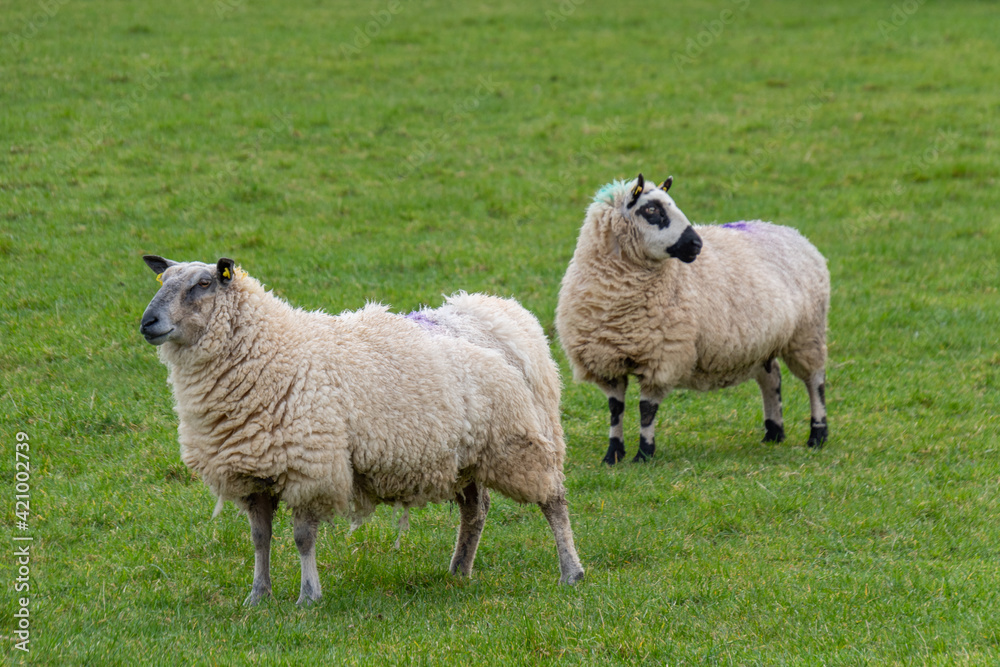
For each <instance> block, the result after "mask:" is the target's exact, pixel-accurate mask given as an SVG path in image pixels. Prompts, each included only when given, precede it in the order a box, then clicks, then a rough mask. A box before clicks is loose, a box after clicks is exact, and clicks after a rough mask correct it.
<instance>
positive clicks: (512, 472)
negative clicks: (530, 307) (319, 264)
mask: <svg viewBox="0 0 1000 667" xmlns="http://www.w3.org/2000/svg"><path fill="white" fill-rule="evenodd" d="M144 260H145V262H146V264H147V265H148V266H149V267H150V268H151V269H152V270H153V271H154V272H155V273H156V274H157V278H158V279H159V280H160V281H161V285H162V286H161V287H160V288H159V290H158V291H157V293H156V295H155V296H154V297H153V299H152V301H151V302H150V304H149V306H148V307H147V308H146V311H145V312H144V313H143V316H142V322H141V326H140V332H141V334H142V335H143V336H144V337H145V339H146V340H147V341H148V342H149V343H151V344H153V345H156V346H159V349H158V355H159V358H160V360H161V361H162V362H163V363H164V364H165V365H166V366H167V368H168V371H169V376H168V383H169V384H170V385H171V387H172V390H173V397H174V401H175V404H176V408H175V411H176V412H177V414H178V417H179V427H178V434H179V441H180V445H181V458H182V460H183V461H184V463H185V464H186V465H187V466H188V467H189V468H191V469H192V470H193V471H195V472H196V473H197V474H198V475H199V476H200V477H201V478H202V480H203V481H204V482H205V484H206V485H207V486H208V487H209V489H210V490H211V491H212V493H213V494H214V495H215V496H216V497H217V498H218V504H217V507H216V513H218V510H219V509H220V508H221V506H222V503H223V502H224V501H227V500H228V501H232V502H234V503H235V504H236V505H237V506H238V507H239V508H240V509H241V510H243V511H245V512H246V513H247V515H248V517H249V521H250V532H251V538H252V541H253V544H254V552H255V553H254V576H253V585H252V588H251V591H250V594H249V595H248V596H247V598H246V601H245V604H249V605H253V604H257V603H258V602H259V601H260V600H261V599H263V598H265V597H267V596H269V595H270V593H271V575H270V545H271V527H272V520H273V517H274V513H275V511H276V509H277V507H278V503H279V501H284V502H285V504H286V505H287V506H288V507H289V508H290V509H291V513H292V520H293V530H294V537H295V544H296V547H297V548H298V551H299V557H300V561H301V568H302V578H301V586H300V591H299V598H298V604H300V605H302V604H310V603H311V602H313V601H315V600H318V599H319V598H320V596H321V594H322V589H321V586H320V582H319V574H318V571H317V566H316V556H315V541H316V531H317V527H318V524H319V522H320V521H324V520H332V519H333V518H335V517H337V516H345V517H349V518H350V519H351V520H352V526H356V525H359V524H360V522H361V521H363V520H364V518H365V517H366V516H368V515H369V514H371V512H372V511H374V509H375V506H376V505H377V504H379V503H392V504H394V505H396V506H397V507H398V506H402V507H403V508H404V509H405V510H408V509H409V508H410V507H420V506H423V505H424V504H426V503H428V502H441V501H447V500H454V501H455V502H456V503H457V504H458V506H459V510H460V517H461V518H460V525H459V528H458V539H457V543H456V545H455V551H454V555H453V557H452V560H451V567H450V569H451V572H452V574H457V575H459V576H470V575H471V573H472V563H473V560H474V559H475V556H476V548H477V546H478V544H479V538H480V535H481V533H482V530H483V525H484V523H485V520H486V514H487V512H488V511H489V507H490V496H489V489H494V490H496V491H499V492H500V493H502V494H504V495H505V496H508V497H510V498H512V499H513V500H515V501H518V502H522V503H529V502H530V503H536V504H538V506H539V507H540V508H541V510H542V513H543V514H544V516H545V518H546V519H547V520H548V523H549V526H550V527H551V529H552V533H553V535H554V536H555V541H556V545H557V552H558V557H559V567H560V572H561V577H560V581H561V582H562V583H565V584H572V583H575V582H576V581H578V580H579V579H581V578H582V577H583V568H582V567H581V565H580V559H579V558H578V557H577V554H576V548H575V547H574V544H573V532H572V528H571V526H570V520H569V512H568V509H567V504H566V492H565V489H564V486H563V481H564V477H563V471H562V467H563V459H564V456H565V444H564V441H563V431H562V427H561V424H560V422H559V394H560V391H561V387H560V380H559V376H558V371H557V368H556V366H555V363H554V362H553V360H552V357H551V353H550V350H549V347H548V342H547V340H546V338H545V335H544V333H543V332H542V328H541V326H540V325H539V324H538V321H537V320H536V319H535V318H534V316H533V315H531V314H530V313H529V312H528V311H526V310H525V309H524V308H522V307H521V306H520V305H519V304H518V303H517V302H516V301H514V300H507V299H501V298H498V297H492V296H486V295H481V294H466V293H464V292H461V293H458V294H456V295H453V296H451V297H449V298H448V299H447V300H446V303H445V305H443V306H442V307H440V308H438V309H435V310H430V309H424V310H421V311H418V312H417V313H413V314H410V315H408V316H404V315H398V314H392V313H390V312H389V311H388V309H387V308H386V307H384V306H382V305H378V304H371V303H369V304H367V305H366V306H365V307H364V308H362V309H360V310H357V311H354V312H344V313H341V314H340V315H339V316H331V315H327V314H325V313H323V312H321V311H314V312H309V311H304V310H300V309H295V308H293V307H291V306H290V305H288V303H286V302H285V301H284V300H282V299H280V298H278V297H277V296H275V295H274V294H273V293H271V292H269V291H265V290H264V288H263V287H262V286H261V284H260V283H259V282H258V281H257V280H255V279H254V278H252V277H250V276H249V275H247V274H246V272H245V271H243V270H242V269H240V268H239V267H237V266H235V264H234V262H233V260H231V259H227V258H222V259H220V260H218V262H217V263H216V264H215V265H211V264H204V263H201V262H186V263H181V262H174V261H171V260H167V259H164V258H162V257H158V256H155V255H147V256H145V257H144ZM404 516H405V515H404ZM401 527H402V525H401Z"/></svg>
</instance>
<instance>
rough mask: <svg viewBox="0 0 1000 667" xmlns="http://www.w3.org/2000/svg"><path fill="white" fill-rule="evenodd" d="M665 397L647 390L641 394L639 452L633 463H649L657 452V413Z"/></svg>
mask: <svg viewBox="0 0 1000 667" xmlns="http://www.w3.org/2000/svg"><path fill="white" fill-rule="evenodd" d="M664 395H665V394H663V393H660V392H655V393H654V392H651V391H647V390H646V389H643V390H642V391H641V392H640V393H639V451H638V452H637V453H636V455H635V458H634V459H632V463H642V462H644V461H648V460H649V459H651V458H653V454H654V453H655V452H656V412H657V411H658V410H659V409H660V403H661V402H662V401H663V397H664Z"/></svg>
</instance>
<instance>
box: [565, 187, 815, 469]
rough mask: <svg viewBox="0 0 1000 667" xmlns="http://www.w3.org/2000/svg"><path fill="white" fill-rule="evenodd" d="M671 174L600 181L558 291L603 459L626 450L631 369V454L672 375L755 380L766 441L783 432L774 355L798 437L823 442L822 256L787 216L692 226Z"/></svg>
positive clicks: (649, 443)
mask: <svg viewBox="0 0 1000 667" xmlns="http://www.w3.org/2000/svg"><path fill="white" fill-rule="evenodd" d="M672 182H673V177H671V178H668V179H667V180H666V181H664V182H663V184H662V185H660V186H659V187H656V186H654V185H650V184H647V183H646V182H645V180H644V179H643V176H642V174H639V176H638V178H636V179H635V180H632V181H629V182H627V183H626V182H622V181H615V182H612V183H609V184H608V185H606V186H604V187H603V188H601V189H600V190H599V191H598V192H597V194H596V195H595V197H594V201H593V203H591V204H590V206H589V208H588V209H587V214H586V218H585V220H584V223H583V227H582V228H581V230H580V235H579V238H578V240H577V245H576V251H575V252H574V254H573V259H572V260H571V261H570V264H569V268H568V269H567V271H566V274H565V276H564V277H563V280H562V285H561V287H560V291H559V301H558V305H557V308H556V321H555V324H556V331H557V334H558V337H559V341H560V343H561V345H562V347H563V349H564V350H565V351H566V355H567V357H568V358H569V361H570V364H571V366H572V370H573V375H574V377H575V379H576V380H578V381H585V382H591V383H593V384H596V385H597V386H598V387H600V388H601V389H602V390H603V391H604V393H605V395H606V396H607V398H608V408H609V410H610V413H611V429H610V434H609V437H608V441H609V442H608V451H607V454H606V455H605V456H604V462H605V463H607V464H609V465H614V464H615V463H616V462H618V461H620V460H622V459H624V458H625V445H624V440H623V427H622V421H621V417H622V413H623V412H624V410H625V390H626V388H627V386H628V378H629V375H633V376H635V377H636V378H637V379H638V381H639V387H640V401H639V415H640V436H639V451H638V453H637V454H636V455H635V458H634V459H633V461H635V462H641V461H645V460H647V459H649V458H650V457H651V456H653V453H654V451H655V449H656V443H655V439H654V435H655V420H656V413H657V410H658V409H659V406H660V402H661V401H662V400H663V399H664V398H665V397H666V395H667V394H668V393H669V392H670V391H671V390H672V389H674V388H678V387H680V388H686V389H696V390H699V391H709V390H714V389H719V388H722V387H729V386H733V385H737V384H740V383H742V382H744V381H746V380H748V379H750V378H753V379H755V380H756V381H757V384H758V385H759V386H760V391H761V395H762V397H763V403H764V429H765V435H764V442H781V441H783V440H784V438H785V430H784V423H783V421H782V414H781V369H780V368H779V366H778V362H777V361H776V358H778V357H780V358H781V359H783V360H784V361H785V363H786V364H788V368H789V369H790V370H791V372H792V373H793V374H794V375H795V376H796V377H798V378H799V379H801V380H802V381H803V382H804V383H805V385H806V388H807V390H808V393H809V402H810V406H811V413H812V420H811V428H810V433H809V439H808V442H807V445H808V446H809V447H813V448H820V447H822V446H823V444H824V443H825V442H826V440H827V437H828V429H827V420H826V395H825V366H826V327H827V311H828V310H829V304H830V275H829V272H828V270H827V267H826V260H825V259H824V258H823V256H822V255H821V254H820V253H819V251H818V250H816V248H815V247H814V246H813V245H812V244H811V243H809V241H807V240H806V239H805V238H804V237H803V236H802V235H800V234H799V233H798V232H797V231H796V230H794V229H791V228H789V227H782V226H778V225H773V224H770V223H766V222H761V221H759V220H757V221H750V222H734V223H728V224H724V225H706V226H692V225H691V223H690V222H689V221H688V219H687V217H685V215H684V213H683V212H681V210H680V209H679V208H678V207H677V205H676V204H675V203H674V201H673V199H672V198H671V197H670V195H668V194H667V191H668V190H669V189H670V185H671V183H672ZM696 260H697V261H696Z"/></svg>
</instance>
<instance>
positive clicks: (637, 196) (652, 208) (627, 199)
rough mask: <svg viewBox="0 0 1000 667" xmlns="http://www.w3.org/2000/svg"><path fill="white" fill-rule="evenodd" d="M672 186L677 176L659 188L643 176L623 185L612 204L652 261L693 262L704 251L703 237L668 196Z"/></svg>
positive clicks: (599, 194) (620, 185)
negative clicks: (674, 259) (702, 247)
mask: <svg viewBox="0 0 1000 667" xmlns="http://www.w3.org/2000/svg"><path fill="white" fill-rule="evenodd" d="M672 183H673V176H671V177H670V178H668V179H667V180H665V181H664V182H663V183H662V184H661V185H659V186H656V185H653V184H651V183H646V180H645V179H644V178H643V177H642V174H639V176H638V177H637V178H636V179H635V180H633V181H631V182H630V183H619V188H617V190H618V196H614V197H613V198H612V202H611V203H612V205H614V206H618V207H619V212H620V213H621V215H622V218H624V220H625V222H626V223H628V224H629V225H631V226H632V230H631V233H632V235H634V236H635V238H636V239H637V241H638V244H639V246H640V248H639V249H640V250H641V251H642V252H643V253H644V254H645V255H646V256H647V257H648V258H650V259H653V260H664V259H668V258H670V257H676V258H677V259H679V260H681V261H682V262H685V263H690V262H693V261H694V260H695V258H696V257H697V256H698V253H700V252H701V237H700V236H698V234H697V232H695V231H694V228H693V227H692V226H691V223H690V221H688V219H687V216H685V215H684V212H683V211H681V210H680V209H679V208H677V204H675V203H674V200H673V198H671V197H670V195H669V194H667V191H668V190H669V189H670V185H671V184H672ZM601 192H604V190H602V191H601ZM601 192H599V193H598V197H600V196H601Z"/></svg>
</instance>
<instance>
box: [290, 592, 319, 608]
mask: <svg viewBox="0 0 1000 667" xmlns="http://www.w3.org/2000/svg"><path fill="white" fill-rule="evenodd" d="M318 601H319V598H318V597H316V598H311V597H306V596H304V595H300V596H299V599H298V600H296V601H295V604H297V605H298V606H300V607H311V606H312V605H313V603H315V602H318Z"/></svg>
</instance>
